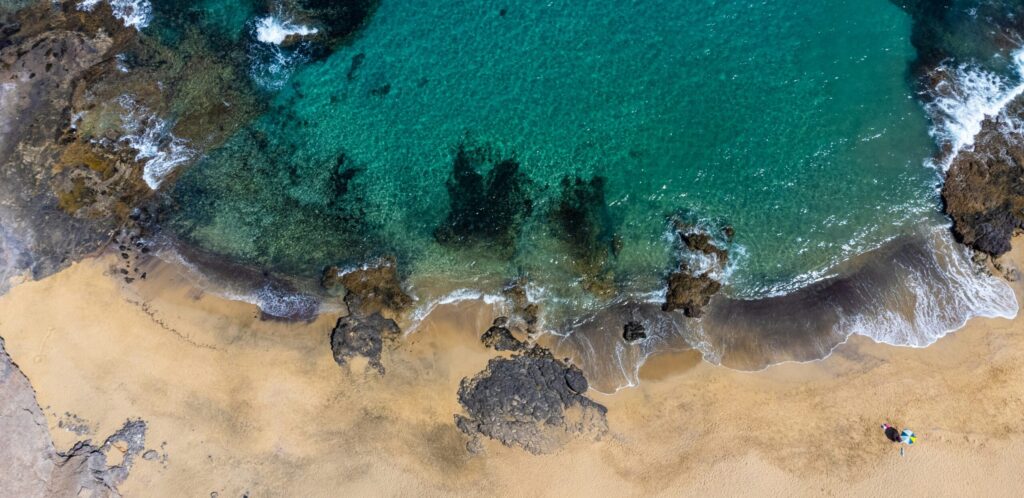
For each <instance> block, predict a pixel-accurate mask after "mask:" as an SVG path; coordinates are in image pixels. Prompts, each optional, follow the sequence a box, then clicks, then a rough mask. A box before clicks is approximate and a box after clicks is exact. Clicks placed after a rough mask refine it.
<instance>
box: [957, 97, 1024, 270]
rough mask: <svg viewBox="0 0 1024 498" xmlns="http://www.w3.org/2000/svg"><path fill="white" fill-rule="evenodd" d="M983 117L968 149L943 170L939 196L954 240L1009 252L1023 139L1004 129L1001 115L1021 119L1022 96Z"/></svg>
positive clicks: (1019, 197) (1022, 203) (1023, 222)
mask: <svg viewBox="0 0 1024 498" xmlns="http://www.w3.org/2000/svg"><path fill="white" fill-rule="evenodd" d="M1004 113H1005V115H996V116H992V117H989V118H987V119H986V120H985V121H984V122H983V123H982V129H981V132H980V133H979V134H978V135H977V136H976V137H975V138H974V147H973V149H971V150H962V151H960V153H959V154H957V156H956V157H955V158H954V159H953V161H952V163H951V164H950V167H949V171H948V172H947V173H946V183H945V185H943V188H942V198H943V200H944V201H945V204H946V212H947V213H948V214H949V216H950V217H951V218H953V232H954V234H955V235H956V237H957V239H958V240H959V241H960V242H962V243H964V244H966V245H968V246H970V247H972V248H974V249H976V250H978V251H981V252H984V253H987V254H990V255H992V256H1000V255H1002V254H1004V253H1006V252H1007V251H1009V250H1010V239H1011V238H1012V237H1013V235H1014V233H1016V232H1017V231H1019V230H1021V229H1024V137H1022V136H1021V135H1020V134H1019V133H1013V132H1011V131H1009V130H1008V129H1007V127H1008V126H1010V124H1009V123H1007V122H1006V120H1005V118H1006V116H1010V117H1013V118H1016V119H1024V97H1018V98H1017V99H1016V100H1015V101H1013V102H1011V103H1010V105H1008V106H1007V108H1006V109H1005V110H1004Z"/></svg>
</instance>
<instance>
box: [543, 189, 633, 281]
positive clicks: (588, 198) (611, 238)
mask: <svg viewBox="0 0 1024 498" xmlns="http://www.w3.org/2000/svg"><path fill="white" fill-rule="evenodd" d="M604 183H605V179H604V177H602V176H594V177H592V178H591V179H590V180H584V179H583V178H581V177H579V176H572V177H570V176H566V177H564V178H562V184H561V195H560V197H559V200H558V203H557V204H556V205H555V207H554V209H553V210H552V212H551V221H552V224H553V226H554V229H555V233H556V234H557V235H558V237H559V238H561V239H562V241H563V242H565V244H566V245H567V247H568V249H569V253H570V255H571V256H572V263H573V267H574V268H575V270H576V272H577V273H579V274H580V275H581V276H582V277H583V286H584V288H586V289H587V291H589V292H591V293H593V294H596V295H608V294H610V293H612V292H613V291H614V289H613V288H612V286H613V282H612V275H611V273H610V271H609V269H608V259H609V255H610V254H612V253H613V252H617V250H616V249H615V248H616V240H617V239H616V237H615V234H614V228H613V226H612V219H611V215H610V214H609V212H608V204H607V202H605V195H604Z"/></svg>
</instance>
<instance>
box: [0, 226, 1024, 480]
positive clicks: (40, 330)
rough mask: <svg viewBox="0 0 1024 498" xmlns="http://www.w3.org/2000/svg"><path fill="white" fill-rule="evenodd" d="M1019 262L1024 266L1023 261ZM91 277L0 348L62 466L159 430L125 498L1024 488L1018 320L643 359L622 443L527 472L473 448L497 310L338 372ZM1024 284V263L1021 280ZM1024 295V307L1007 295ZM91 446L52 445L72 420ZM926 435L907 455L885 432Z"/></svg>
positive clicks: (309, 336)
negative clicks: (475, 382)
mask: <svg viewBox="0 0 1024 498" xmlns="http://www.w3.org/2000/svg"><path fill="white" fill-rule="evenodd" d="M1017 246H1018V248H1017V249H1015V251H1014V253H1013V254H1012V255H1011V256H1010V258H1012V259H1013V260H1014V261H1017V262H1024V250H1022V249H1021V247H1024V244H1022V243H1021V241H1020V240H1018V244H1017ZM115 263H116V262H115V261H114V259H113V258H106V257H103V258H99V259H90V260H86V261H83V262H80V263H76V264H74V265H73V266H72V267H71V268H68V269H66V270H64V271H62V272H60V273H58V274H56V275H54V276H52V277H49V278H47V279H44V280H42V281H38V282H28V283H24V284H21V285H19V286H17V287H15V288H14V289H12V290H11V291H10V292H9V293H8V294H7V295H4V296H3V297H0V337H3V338H4V339H5V341H6V348H7V351H8V352H9V354H10V355H11V357H12V358H13V360H14V362H15V363H16V364H17V365H18V366H19V367H20V368H21V370H22V371H23V372H24V373H25V375H26V376H27V377H28V379H29V380H30V381H31V383H32V385H33V387H34V388H35V390H36V393H37V399H38V402H39V404H40V406H41V407H42V408H43V411H44V412H45V415H46V418H47V422H48V424H49V429H50V433H51V434H52V437H53V439H54V443H55V446H56V447H57V448H58V449H67V448H68V447H70V446H71V445H72V444H73V443H74V442H75V441H78V440H80V439H83V438H87V437H90V436H91V437H93V438H98V439H102V438H103V437H104V435H106V434H110V433H112V432H113V431H115V430H117V429H118V428H119V427H120V426H121V425H122V424H123V423H124V421H125V420H126V419H127V418H142V419H144V420H145V421H146V422H147V423H148V424H149V432H148V434H147V447H148V448H152V449H155V450H157V452H158V454H159V455H160V456H159V457H158V458H156V459H153V460H141V459H140V460H138V461H137V462H136V463H135V466H134V468H133V469H132V470H131V473H130V475H129V477H128V480H127V481H126V482H125V483H124V484H122V485H121V486H120V487H119V489H120V491H121V492H122V493H123V494H124V495H126V496H210V493H211V492H217V493H218V494H219V496H241V495H242V494H243V493H246V492H247V493H248V494H249V496H336V495H339V494H345V495H355V496H358V495H412V494H416V495H441V494H451V493H458V494H465V495H488V496H493V495H495V494H500V495H513V496H529V495H542V496H550V495H584V494H601V495H640V494H643V495H648V494H665V495H670V494H671V495H678V494H679V493H686V494H694V495H696V494H704V495H711V496H737V495H757V496H765V495H772V496H775V495H779V496H783V495H784V496H791V495H814V496H820V495H823V494H824V495H839V496H846V495H867V494H869V495H872V496H885V495H900V496H907V495H910V496H954V495H955V496H963V495H977V496H1015V495H1016V494H1017V492H1016V490H1019V489H1022V488H1024V475H1021V474H1020V472H1019V469H1018V462H1020V461H1024V460H1022V458H1024V417H1021V416H1020V414H1021V412H1022V409H1024V318H1021V317H1018V318H1017V319H1016V320H1012V321H1011V320H1003V319H975V320H972V321H971V322H970V323H968V325H967V326H966V327H965V328H964V329H962V330H960V331H959V332H957V333H955V334H951V335H949V336H947V337H945V338H943V339H942V340H940V341H938V342H937V343H936V344H934V345H932V346H931V347H928V348H924V349H913V348H897V347H892V346H886V345H880V344H875V343H872V342H871V341H870V340H867V339H864V338H860V337H854V338H853V339H851V340H850V341H849V342H847V343H846V344H844V345H842V346H840V347H839V348H838V349H837V350H836V351H835V352H834V353H833V355H832V356H830V357H829V358H827V359H826V360H823V361H818V362H812V363H804V364H797V363H790V364H783V365H777V366H775V367H772V368H769V369H767V370H765V371H761V372H753V373H743V372H737V371H733V370H729V369H726V368H723V367H715V366H712V365H710V364H708V363H705V362H702V361H700V359H699V358H698V356H697V355H696V353H694V352H692V351H691V352H686V353H675V354H666V355H662V356H656V357H654V358H651V359H650V360H649V361H648V362H647V364H645V365H644V367H643V369H642V370H641V373H640V376H641V385H640V386H639V387H636V388H630V389H625V390H622V391H619V392H618V393H616V394H614V395H603V394H599V393H595V392H594V391H591V393H590V396H591V397H592V398H594V399H595V400H596V401H598V402H600V403H603V404H605V405H606V406H607V407H608V409H609V411H608V422H609V426H610V429H611V430H610V432H609V434H608V435H607V436H606V437H604V438H603V439H602V440H601V441H598V442H590V441H575V442H572V443H570V444H569V445H567V446H566V447H564V448H563V449H561V450H560V451H558V452H556V453H554V454H550V455H541V456H534V455H530V454H528V453H526V452H523V451H521V450H517V449H509V448H505V447H502V446H501V445H500V444H497V443H494V442H491V441H487V442H486V445H485V448H486V451H485V453H484V454H482V455H478V456H471V455H469V454H468V453H467V452H466V450H465V442H466V439H465V438H464V437H463V436H462V435H461V433H459V432H458V430H457V429H456V428H455V425H454V423H453V418H452V417H453V414H455V413H458V412H460V411H461V410H460V408H459V406H458V403H457V400H456V391H457V389H458V384H459V381H460V380H461V379H462V378H463V377H466V376H470V375H473V374H475V373H476V372H478V371H480V370H481V369H482V368H483V367H484V366H485V365H486V363H487V360H488V359H489V358H491V357H493V356H494V355H495V353H493V352H491V351H488V350H486V349H485V348H484V347H483V345H481V344H480V342H479V340H478V337H479V334H480V333H481V332H482V331H483V330H484V329H486V328H487V325H488V324H489V323H490V321H491V319H492V318H493V312H492V311H491V310H490V308H488V307H487V306H485V305H483V304H482V303H475V302H465V303H461V304H458V305H451V306H443V307H439V308H438V309H436V310H435V311H434V312H433V313H432V314H431V316H430V317H428V319H427V320H426V321H425V322H424V323H423V324H422V325H421V326H420V328H418V329H417V330H416V331H415V332H414V333H413V334H411V335H409V336H407V337H405V338H404V339H403V340H402V341H401V343H400V345H399V347H398V348H397V349H394V350H390V351H386V352H385V353H384V356H383V362H384V365H385V366H386V367H387V374H386V375H384V376H383V377H381V376H379V375H377V374H376V373H374V372H372V371H371V370H364V369H363V368H362V367H363V365H362V364H359V363H357V364H355V365H353V366H352V367H351V368H343V367H339V366H338V365H337V364H336V363H335V362H334V360H333V358H332V356H331V350H330V345H329V341H328V336H329V333H330V329H331V327H332V325H333V322H334V319H335V318H336V316H330V315H325V316H321V317H320V318H318V319H317V320H315V321H313V322H311V323H298V324H296V323H284V322H274V321H263V320H260V317H259V312H258V310H257V309H256V308H255V307H254V306H251V305H248V304H245V303H239V302H232V301H226V300H224V299H221V298H218V297H216V296H214V295H211V294H208V293H204V292H202V291H200V290H198V289H196V288H195V287H193V286H192V285H191V283H190V282H189V281H188V280H187V279H185V278H184V277H182V276H181V275H179V274H178V273H177V272H176V271H175V269H174V268H173V267H169V266H164V267H161V269H156V270H154V271H151V272H150V276H149V278H148V279H147V280H145V281H140V282H136V283H134V284H132V285H130V286H127V285H124V284H122V283H121V280H119V279H118V278H116V276H115V275H113V274H112V270H111V268H113V267H114V265H115ZM1018 266H1020V265H1018ZM1014 285H1016V286H1017V287H1015V289H1016V290H1017V292H1018V296H1020V295H1021V291H1022V289H1021V287H1020V285H1019V284H1014ZM66 412H67V413H71V414H74V415H75V416H77V417H78V418H80V419H81V420H83V421H84V423H85V425H86V426H87V427H88V428H89V431H90V433H89V434H86V435H84V436H82V435H78V434H75V433H72V432H70V431H68V430H65V429H63V428H61V427H59V426H58V423H59V422H60V421H61V420H62V418H64V417H66V415H65V413H66ZM886 421H888V422H890V423H893V424H895V425H897V426H901V427H902V426H908V427H910V428H912V429H914V430H915V431H916V432H917V433H918V434H919V435H920V437H921V438H920V440H919V442H918V444H917V445H915V446H913V447H909V448H907V449H906V454H905V456H903V457H901V456H900V454H899V450H898V447H897V446H895V445H893V444H891V443H889V442H888V441H887V440H886V439H885V438H884V437H883V436H882V433H881V430H880V429H879V424H881V423H882V422H886Z"/></svg>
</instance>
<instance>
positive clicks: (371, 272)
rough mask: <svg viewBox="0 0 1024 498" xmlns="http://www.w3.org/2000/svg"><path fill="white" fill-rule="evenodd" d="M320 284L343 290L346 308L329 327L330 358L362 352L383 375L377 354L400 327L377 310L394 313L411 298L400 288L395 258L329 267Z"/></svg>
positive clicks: (343, 358) (343, 360)
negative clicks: (352, 266) (345, 268)
mask: <svg viewBox="0 0 1024 498" xmlns="http://www.w3.org/2000/svg"><path fill="white" fill-rule="evenodd" d="M321 284H322V285H323V286H324V288H325V289H327V290H328V291H333V292H337V291H339V290H343V291H344V292H345V298H344V300H345V304H346V305H347V306H348V311H349V314H348V315H347V316H344V317H341V318H339V319H338V323H337V324H336V325H335V327H334V329H333V330H332V331H331V351H333V352H334V361H336V362H337V363H338V364H339V365H345V364H347V363H348V360H349V359H350V358H353V357H355V356H362V357H364V358H367V359H368V360H369V366H370V367H371V368H373V369H374V370H376V371H377V372H379V373H380V374H382V375H383V374H384V365H383V364H382V363H381V361H380V357H381V353H382V352H383V351H384V345H385V344H387V343H389V342H392V341H395V340H397V339H398V338H399V336H400V335H401V333H402V331H401V329H400V328H399V327H398V324H397V323H396V322H395V321H394V320H392V319H390V318H385V317H384V316H383V315H382V314H381V313H382V312H384V313H388V314H389V315H391V316H395V315H397V314H398V313H401V312H402V310H404V309H405V308H406V307H408V306H409V305H410V304H412V298H411V297H409V295H408V294H406V293H405V291H403V290H402V287H401V282H400V281H399V278H398V269H397V265H396V263H395V260H394V259H390V258H385V259H381V260H380V261H378V262H377V263H376V264H373V265H366V266H364V267H362V268H359V269H355V270H351V271H342V270H340V269H338V268H337V267H329V268H327V269H326V270H325V271H324V276H323V279H322V280H321ZM339 288H340V289H339Z"/></svg>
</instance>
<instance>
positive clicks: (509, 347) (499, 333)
mask: <svg viewBox="0 0 1024 498" xmlns="http://www.w3.org/2000/svg"><path fill="white" fill-rule="evenodd" d="M505 322H506V320H504V319H503V317H502V318H498V319H496V320H495V321H494V325H492V326H491V328H489V329H487V331H485V332H484V333H483V335H481V336H480V341H481V342H483V343H484V346H487V347H489V348H494V349H495V350H497V351H524V350H525V349H526V344H525V343H523V342H522V341H520V340H519V339H516V338H515V336H513V335H512V331H511V330H509V329H508V328H507V327H505Z"/></svg>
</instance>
